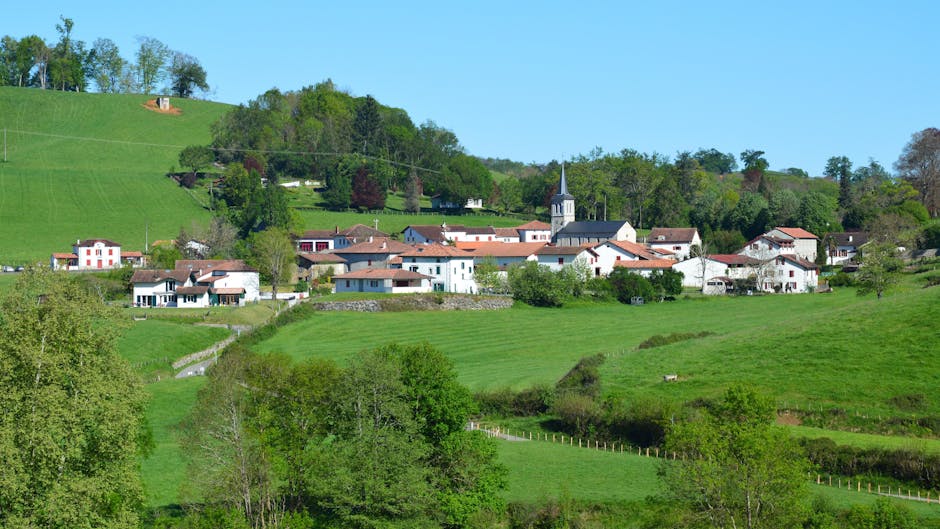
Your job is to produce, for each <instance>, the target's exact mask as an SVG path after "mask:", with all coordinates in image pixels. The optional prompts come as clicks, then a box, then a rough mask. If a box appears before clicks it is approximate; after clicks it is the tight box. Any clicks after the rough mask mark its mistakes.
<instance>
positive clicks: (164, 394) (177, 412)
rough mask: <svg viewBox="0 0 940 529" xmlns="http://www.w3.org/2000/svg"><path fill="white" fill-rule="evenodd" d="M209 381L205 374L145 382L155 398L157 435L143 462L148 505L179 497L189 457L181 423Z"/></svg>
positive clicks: (152, 413)
mask: <svg viewBox="0 0 940 529" xmlns="http://www.w3.org/2000/svg"><path fill="white" fill-rule="evenodd" d="M205 381H206V379H205V378H204V377H191V378H183V379H170V380H163V381H160V382H157V383H154V384H148V385H147V386H145V387H146V389H147V391H148V392H149V393H150V398H151V400H150V405H149V406H148V407H147V421H148V423H149V424H150V428H151V429H152V430H153V439H154V450H153V453H152V454H150V457H147V458H144V459H142V460H141V464H140V468H141V473H142V476H143V482H144V492H145V494H146V504H147V506H148V507H159V506H163V505H172V504H175V503H177V502H178V501H179V487H180V485H181V484H182V483H183V482H184V481H185V477H186V460H185V458H184V456H183V451H182V449H181V448H180V446H179V438H178V432H179V428H178V427H179V424H180V422H181V421H182V420H183V419H184V418H186V416H187V415H188V414H189V410H190V408H192V406H193V403H195V402H196V392H198V391H199V388H201V387H202V385H203V384H205Z"/></svg>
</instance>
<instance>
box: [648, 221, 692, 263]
mask: <svg viewBox="0 0 940 529" xmlns="http://www.w3.org/2000/svg"><path fill="white" fill-rule="evenodd" d="M646 244H647V245H649V247H650V248H651V249H654V250H660V249H662V250H668V251H670V252H672V253H673V254H674V255H675V258H676V260H677V261H685V260H686V259H688V258H689V256H690V255H691V252H692V247H693V246H701V245H702V238H701V237H699V234H698V230H697V229H696V228H653V229H652V230H651V231H650V234H649V236H648V237H647V238H646Z"/></svg>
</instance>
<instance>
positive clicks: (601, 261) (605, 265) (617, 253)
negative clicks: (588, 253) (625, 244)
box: [591, 242, 639, 276]
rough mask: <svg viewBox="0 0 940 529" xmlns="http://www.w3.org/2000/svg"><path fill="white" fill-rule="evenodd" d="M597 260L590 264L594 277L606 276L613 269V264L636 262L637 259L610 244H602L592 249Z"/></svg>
mask: <svg viewBox="0 0 940 529" xmlns="http://www.w3.org/2000/svg"><path fill="white" fill-rule="evenodd" d="M594 252H595V253H597V258H596V259H595V261H594V263H592V264H591V270H592V271H593V273H594V275H601V276H606V275H608V274H610V272H611V271H612V270H613V269H614V263H616V262H617V261H636V260H638V259H639V257H638V256H637V255H636V254H634V253H632V252H630V251H628V250H625V249H623V248H621V247H619V246H617V245H615V244H612V243H610V242H603V243H601V244H599V245H597V246H595V247H594ZM598 270H599V271H600V274H598V273H597V272H598Z"/></svg>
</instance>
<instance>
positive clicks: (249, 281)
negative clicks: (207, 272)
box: [204, 271, 261, 303]
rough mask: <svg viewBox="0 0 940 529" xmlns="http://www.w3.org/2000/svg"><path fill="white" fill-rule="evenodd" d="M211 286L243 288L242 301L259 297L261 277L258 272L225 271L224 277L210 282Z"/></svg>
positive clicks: (248, 301) (246, 301)
mask: <svg viewBox="0 0 940 529" xmlns="http://www.w3.org/2000/svg"><path fill="white" fill-rule="evenodd" d="M204 277H205V276H204ZM212 288H244V289H245V298H244V303H252V302H254V301H258V300H259V299H261V279H260V277H259V275H258V272H247V271H245V272H229V271H226V272H225V277H223V278H222V279H219V280H217V281H215V282H213V283H212Z"/></svg>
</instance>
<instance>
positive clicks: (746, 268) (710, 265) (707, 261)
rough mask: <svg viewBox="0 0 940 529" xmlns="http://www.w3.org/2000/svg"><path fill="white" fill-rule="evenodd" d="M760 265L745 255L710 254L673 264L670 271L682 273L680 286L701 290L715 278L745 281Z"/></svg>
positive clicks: (757, 261)
mask: <svg viewBox="0 0 940 529" xmlns="http://www.w3.org/2000/svg"><path fill="white" fill-rule="evenodd" d="M760 264H761V262H760V261H759V260H758V259H755V258H753V257H748V256H746V255H740V254H712V255H706V256H700V257H693V258H691V259H686V260H685V261H682V262H679V263H675V264H674V265H673V267H672V269H673V270H675V271H677V272H682V286H684V287H695V288H699V289H701V288H702V287H703V285H706V283H707V282H708V281H710V280H711V279H712V278H715V277H727V278H730V279H731V280H735V279H747V278H748V277H749V276H751V275H755V274H756V267H757V266H758V265H760ZM706 286H707V285H706ZM722 293H724V290H722Z"/></svg>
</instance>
